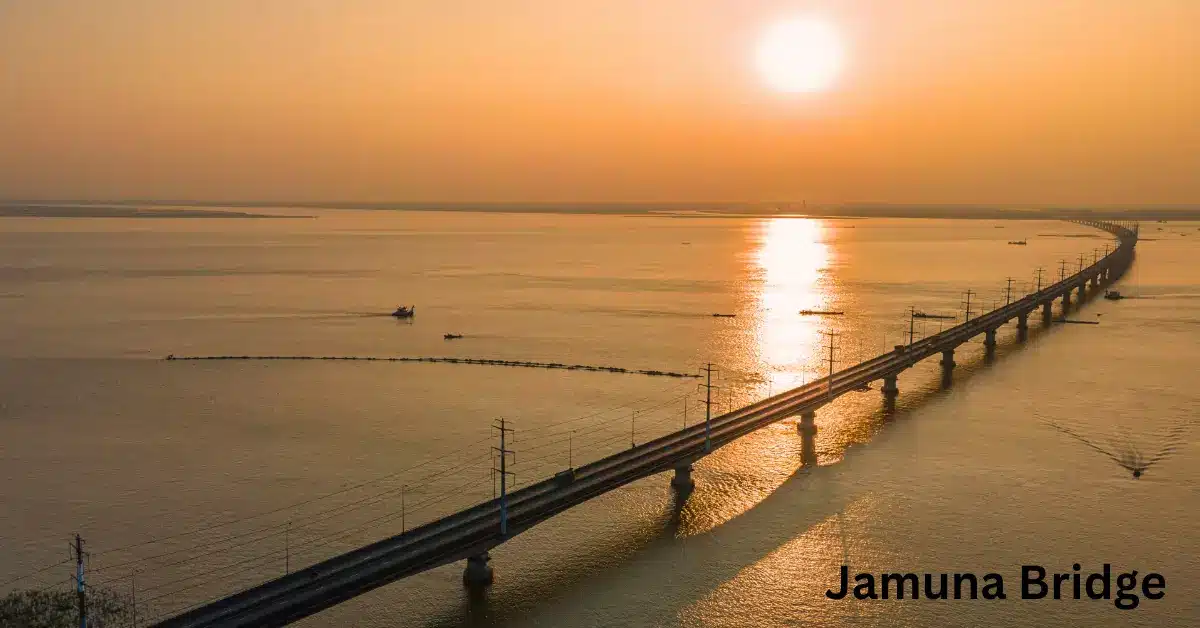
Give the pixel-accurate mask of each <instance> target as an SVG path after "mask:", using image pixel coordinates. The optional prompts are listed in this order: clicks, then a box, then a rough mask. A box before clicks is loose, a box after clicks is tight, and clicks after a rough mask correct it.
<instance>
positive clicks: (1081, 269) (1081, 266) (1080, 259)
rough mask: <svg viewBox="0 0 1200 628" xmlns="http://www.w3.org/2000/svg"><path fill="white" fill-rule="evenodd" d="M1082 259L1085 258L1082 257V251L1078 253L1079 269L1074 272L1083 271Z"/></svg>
mask: <svg viewBox="0 0 1200 628" xmlns="http://www.w3.org/2000/svg"><path fill="white" fill-rule="evenodd" d="M1084 259H1086V258H1085V257H1084V255H1083V253H1080V254H1079V270H1078V271H1076V272H1080V273H1081V272H1083V260H1084Z"/></svg>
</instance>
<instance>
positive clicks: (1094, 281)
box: [1092, 273, 1100, 290]
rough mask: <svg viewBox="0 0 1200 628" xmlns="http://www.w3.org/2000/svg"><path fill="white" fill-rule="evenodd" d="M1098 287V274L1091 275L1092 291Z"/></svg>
mask: <svg viewBox="0 0 1200 628" xmlns="http://www.w3.org/2000/svg"><path fill="white" fill-rule="evenodd" d="M1099 287H1100V274H1099V273H1097V274H1095V275H1092V290H1095V289H1096V288H1099Z"/></svg>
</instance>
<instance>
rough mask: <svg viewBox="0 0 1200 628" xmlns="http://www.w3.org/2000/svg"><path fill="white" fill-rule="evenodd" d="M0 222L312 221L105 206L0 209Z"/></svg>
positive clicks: (291, 216)
mask: <svg viewBox="0 0 1200 628" xmlns="http://www.w3.org/2000/svg"><path fill="white" fill-rule="evenodd" d="M0 218H315V216H303V215H298V214H289V215H280V214H254V213H250V212H241V211H229V210H222V209H191V208H189V209H166V208H154V209H144V208H140V207H115V206H108V205H79V206H63V205H19V206H12V205H0Z"/></svg>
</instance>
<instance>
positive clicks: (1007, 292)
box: [1004, 277, 1013, 305]
mask: <svg viewBox="0 0 1200 628" xmlns="http://www.w3.org/2000/svg"><path fill="white" fill-rule="evenodd" d="M1012 285H1013V278H1012V277H1009V278H1008V285H1007V286H1005V287H1004V304H1005V305H1008V304H1009V303H1012Z"/></svg>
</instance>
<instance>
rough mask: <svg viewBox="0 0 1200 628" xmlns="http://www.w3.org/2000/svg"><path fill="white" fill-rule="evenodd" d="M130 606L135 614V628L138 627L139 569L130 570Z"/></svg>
mask: <svg viewBox="0 0 1200 628" xmlns="http://www.w3.org/2000/svg"><path fill="white" fill-rule="evenodd" d="M129 606H130V609H129V610H130V612H131V613H132V614H133V628H137V569H131V570H130V572H129Z"/></svg>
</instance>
